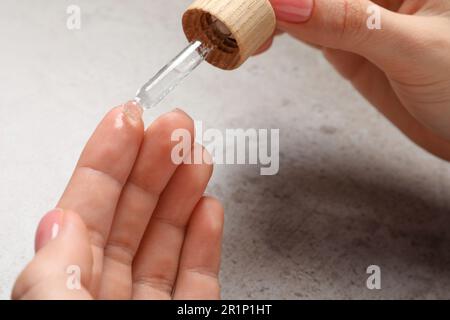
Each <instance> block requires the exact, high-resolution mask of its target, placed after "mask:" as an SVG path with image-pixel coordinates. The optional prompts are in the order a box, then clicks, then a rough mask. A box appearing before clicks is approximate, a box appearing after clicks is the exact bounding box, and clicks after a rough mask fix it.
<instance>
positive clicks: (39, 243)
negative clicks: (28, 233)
mask: <svg viewBox="0 0 450 320" xmlns="http://www.w3.org/2000/svg"><path fill="white" fill-rule="evenodd" d="M62 219H63V211H62V210H61V209H54V210H52V211H50V212H49V213H47V214H46V215H45V216H44V217H43V218H42V219H41V222H40V223H39V226H38V229H37V231H36V238H35V241H34V250H35V251H36V252H38V251H39V250H40V249H41V248H42V247H44V246H45V245H46V244H47V243H48V242H49V241H51V240H53V239H55V238H56V237H57V236H58V233H59V230H60V229H61V224H62Z"/></svg>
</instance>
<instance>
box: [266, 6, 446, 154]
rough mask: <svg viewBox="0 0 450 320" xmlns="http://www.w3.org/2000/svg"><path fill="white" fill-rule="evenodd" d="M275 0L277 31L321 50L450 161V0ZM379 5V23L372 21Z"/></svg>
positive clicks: (414, 137) (414, 135)
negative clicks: (372, 24)
mask: <svg viewBox="0 0 450 320" xmlns="http://www.w3.org/2000/svg"><path fill="white" fill-rule="evenodd" d="M270 1H271V3H272V5H273V7H274V9H275V12H276V15H277V19H278V29H279V31H282V32H286V33H288V34H290V35H292V36H293V37H295V38H297V39H299V40H302V41H304V42H306V43H309V44H312V45H314V46H317V47H319V48H322V51H323V53H324V55H325V57H326V58H327V59H328V60H329V61H330V62H331V64H333V66H334V67H335V68H336V69H337V70H338V71H339V72H340V73H341V74H342V75H343V76H344V77H345V78H347V79H348V80H349V81H351V83H352V84H353V85H354V86H355V88H356V89H357V90H358V91H359V92H361V94H362V95H363V96H364V97H366V98H367V99H368V100H369V101H370V102H371V103H372V104H373V105H374V106H376V107H377V108H378V109H379V110H380V111H381V112H382V113H383V114H384V115H385V116H386V117H387V118H388V119H390V120H391V121H392V122H393V123H394V124H395V125H396V126H397V127H398V128H399V129H400V130H401V131H403V132H404V133H405V134H406V135H407V136H409V137H410V138H411V139H412V140H413V141H414V142H416V143H417V144H418V145H420V146H422V147H423V148H425V149H427V150H428V151H430V152H432V153H434V154H435V155H437V156H440V157H442V158H444V159H447V160H450V1H444V0H427V1H425V0H374V1H369V0H270ZM375 4H377V5H378V6H379V7H377V8H378V9H379V10H380V11H379V12H380V13H381V29H370V28H369V27H368V25H367V21H368V20H369V17H371V16H372V15H373V14H374V11H373V8H374V7H373V6H374V5H375ZM269 46H270V42H268V43H267V44H266V46H265V47H264V48H262V49H263V50H264V49H267V48H268V47H269Z"/></svg>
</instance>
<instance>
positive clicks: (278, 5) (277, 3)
mask: <svg viewBox="0 0 450 320" xmlns="http://www.w3.org/2000/svg"><path fill="white" fill-rule="evenodd" d="M271 3H272V6H273V8H274V10H275V14H276V16H277V19H278V20H281V21H285V22H291V23H300V22H305V21H307V20H308V19H309V18H310V17H311V14H312V11H313V7H314V0H271Z"/></svg>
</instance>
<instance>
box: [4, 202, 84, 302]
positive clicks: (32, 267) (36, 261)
mask: <svg viewBox="0 0 450 320" xmlns="http://www.w3.org/2000/svg"><path fill="white" fill-rule="evenodd" d="M35 247H36V251H37V253H36V255H35V257H34V258H33V260H32V261H31V262H30V264H29V265H28V266H27V267H26V268H25V270H24V271H23V272H22V273H21V275H20V276H19V277H18V279H17V280H16V283H15V285H14V289H13V293H12V299H26V300H48V299H89V298H90V295H89V293H88V291H87V290H86V289H85V288H86V287H88V285H89V281H90V277H91V269H92V252H91V247H90V243H89V235H88V231H87V229H86V227H85V225H84V223H83V221H82V220H81V218H80V217H79V216H78V215H77V214H75V213H73V212H69V211H68V212H64V211H62V210H59V209H56V210H53V211H51V212H49V213H48V214H46V215H45V216H44V218H42V220H41V222H40V224H39V227H38V230H37V233H36V244H35Z"/></svg>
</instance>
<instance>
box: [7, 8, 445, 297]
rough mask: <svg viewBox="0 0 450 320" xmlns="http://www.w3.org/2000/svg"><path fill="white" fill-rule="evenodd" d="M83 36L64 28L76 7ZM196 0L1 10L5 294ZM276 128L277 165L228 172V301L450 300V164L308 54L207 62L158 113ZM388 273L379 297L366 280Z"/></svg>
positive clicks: (301, 49)
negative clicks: (93, 139)
mask: <svg viewBox="0 0 450 320" xmlns="http://www.w3.org/2000/svg"><path fill="white" fill-rule="evenodd" d="M72 3H75V4H78V5H80V6H81V9H82V14H83V15H82V18H83V20H82V29H81V30H80V31H77V32H70V31H68V30H67V29H66V27H65V23H66V13H65V11H66V7H67V5H69V4H72ZM188 4H189V1H186V0H183V1H179V0H177V1H175V0H171V1H167V0H152V1H145V0H132V1H120V0H114V1H113V0H108V1H107V0H96V1H88V0H83V1H81V0H79V1H62V0H33V1H32V0H28V1H15V0H2V1H1V2H0V39H1V42H2V43H1V46H0V47H1V51H0V70H1V72H0V88H1V89H0V110H1V113H0V114H1V116H0V164H1V166H2V167H1V170H0V203H1V206H0V297H1V298H8V297H9V291H10V288H11V285H12V283H13V281H14V278H15V276H16V275H17V273H18V272H19V271H20V269H21V268H23V266H24V265H25V264H26V262H27V261H28V260H29V259H30V258H31V256H32V254H33V251H32V247H33V237H34V230H35V226H36V224H37V222H38V221H39V219H40V217H41V216H42V214H43V213H44V212H46V211H47V210H48V209H50V208H51V207H52V206H54V204H55V203H56V201H57V199H58V198H59V196H60V194H61V193H62V191H63V188H64V186H65V184H66V183H67V181H68V178H69V176H70V174H71V170H72V168H73V166H74V164H75V162H76V160H77V157H78V155H79V153H80V151H81V148H82V146H83V144H84V143H85V141H86V139H87V138H88V136H89V135H90V134H91V132H92V130H93V129H94V127H95V125H96V123H97V122H98V121H99V120H100V119H101V117H102V115H103V114H104V113H105V112H106V111H107V110H108V109H109V107H111V106H114V105H118V104H121V103H122V102H123V101H126V100H128V99H129V98H130V97H132V95H133V94H134V92H135V91H136V89H137V87H138V86H140V85H141V84H142V83H143V82H145V80H147V78H148V77H149V76H150V75H152V74H153V73H154V72H155V71H157V70H158V68H159V67H160V66H162V65H163V64H164V63H165V62H167V59H169V58H170V57H171V56H172V55H173V54H174V53H176V52H178V51H179V50H180V49H181V48H182V47H183V46H184V45H185V39H184V36H183V32H182V30H181V25H180V17H181V14H182V12H183V9H184V8H185V7H187V5H188ZM176 106H182V107H183V108H184V109H185V110H186V111H187V112H189V113H190V114H192V115H193V117H194V118H195V119H197V120H201V121H203V123H204V125H205V126H207V127H215V128H219V129H221V130H223V129H225V128H279V129H280V130H281V131H280V150H281V160H280V161H281V163H280V165H281V168H280V173H279V175H277V176H273V177H262V176H260V175H259V170H258V168H257V167H255V166H218V167H217V168H216V171H215V174H214V178H213V182H212V184H211V186H210V188H209V193H211V194H213V195H215V196H217V197H219V198H220V199H222V200H223V202H224V204H225V208H226V231H225V243H224V255H223V271H222V280H223V296H224V297H225V298H239V299H241V298H261V299H265V298H277V299H278V298H283V299H285V298H286V299H287V298H290V299H299V298H375V299H378V298H450V290H449V289H450V268H449V262H450V235H449V232H448V231H449V225H450V215H449V214H450V212H449V211H450V165H449V164H448V163H445V162H443V161H440V160H438V159H436V158H434V157H433V156H431V155H428V154H427V153H425V152H424V151H422V150H420V149H419V148H417V147H416V146H415V145H413V144H412V143H411V142H409V141H408V140H407V139H406V138H405V137H403V136H402V135H401V134H400V133H399V132H398V131H397V130H396V129H395V128H393V127H392V126H391V125H390V124H389V123H388V122H387V121H386V120H385V119H384V118H383V117H381V116H380V115H378V114H377V112H376V111H375V110H373V109H372V108H371V107H370V106H369V105H368V104H367V103H366V102H365V101H364V100H363V99H362V98H360V97H359V96H358V94H357V93H355V92H354V91H353V89H352V88H351V87H350V86H349V85H348V84H347V83H345V82H344V81H342V80H341V79H340V78H339V77H338V76H337V75H336V74H335V72H334V71H333V70H332V69H331V68H330V67H329V66H328V65H327V63H326V62H325V61H324V59H323V58H322V57H321V56H320V55H319V54H317V53H316V52H315V51H314V50H313V49H310V48H308V47H306V46H303V45H300V44H298V43H296V42H294V41H293V40H291V39H289V38H287V37H282V38H280V39H278V40H277V41H276V44H275V47H274V48H273V50H271V51H270V52H269V53H267V54H265V55H263V56H260V57H257V58H254V59H252V60H251V61H249V62H248V63H247V64H246V65H245V66H243V67H242V68H241V69H239V70H238V71H234V72H224V71H221V70H217V69H214V68H212V67H209V66H207V65H205V66H203V67H201V68H200V70H198V71H197V72H196V73H195V74H194V75H192V77H191V78H190V81H187V82H186V83H185V84H184V85H183V86H182V87H181V88H179V89H178V90H177V91H176V92H175V93H174V94H173V95H171V96H170V98H169V99H168V100H167V101H165V102H164V104H163V105H162V106H161V107H160V108H159V109H158V110H157V111H155V112H153V113H148V114H146V120H147V122H150V121H151V118H152V117H154V116H155V115H156V114H157V113H162V112H164V111H167V110H170V108H171V107H176ZM371 264H376V265H379V266H380V267H381V269H382V290H380V291H375V292H374V291H369V290H367V289H366V287H365V281H366V278H367V275H366V273H365V270H366V268H367V266H369V265H371Z"/></svg>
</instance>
